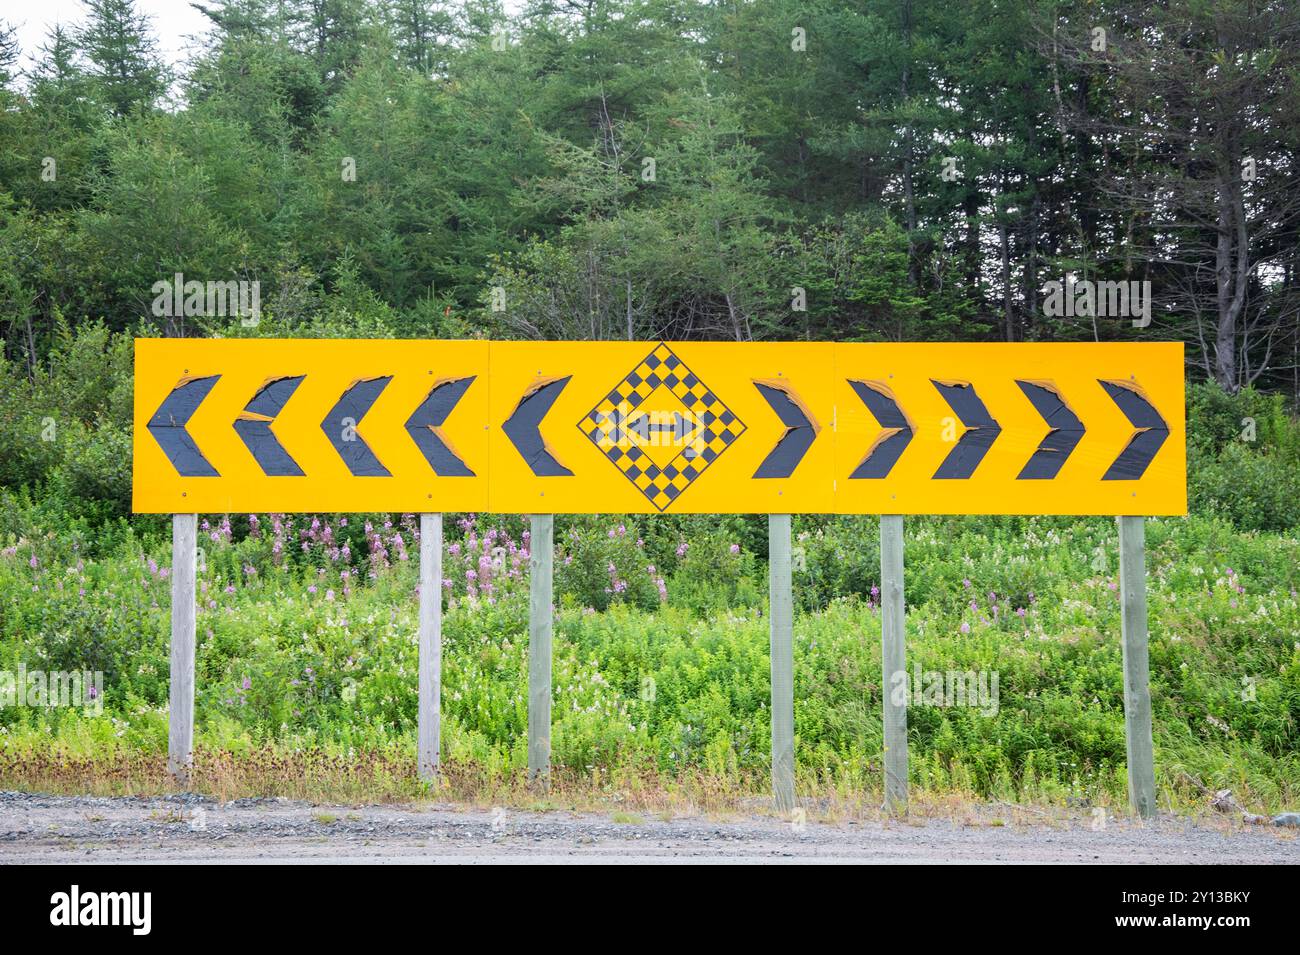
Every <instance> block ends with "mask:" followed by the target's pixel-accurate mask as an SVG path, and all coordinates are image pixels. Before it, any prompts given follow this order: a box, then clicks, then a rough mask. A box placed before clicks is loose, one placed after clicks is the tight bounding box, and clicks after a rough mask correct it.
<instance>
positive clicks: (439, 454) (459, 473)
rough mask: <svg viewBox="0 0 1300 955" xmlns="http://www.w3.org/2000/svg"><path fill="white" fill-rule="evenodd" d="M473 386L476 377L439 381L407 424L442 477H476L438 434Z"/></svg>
mask: <svg viewBox="0 0 1300 955" xmlns="http://www.w3.org/2000/svg"><path fill="white" fill-rule="evenodd" d="M473 383H474V376H473V375H471V376H470V377H468V378H458V379H456V380H454V381H442V382H439V383H438V384H436V385H434V386H433V390H432V391H430V392H429V396H428V397H427V398H425V399H424V401H423V402H421V403H420V407H418V408H416V409H415V414H413V415H411V417H410V418H408V419H407V421H406V430H407V432H408V433H409V434H410V435H411V438H412V439H413V440H414V441H415V444H416V446H417V447H418V448H419V449H420V452H421V453H422V454H423V455H424V458H425V460H426V461H428V462H429V467H431V468H433V473H434V474H436V475H438V477H473V476H474V472H473V471H471V470H470V469H469V466H468V465H466V464H465V462H464V461H462V460H461V459H460V458H459V457H457V456H456V453H455V452H454V451H452V450H451V448H450V447H448V446H447V442H446V441H445V440H443V437H442V435H441V434H440V433H439V431H438V429H439V428H441V427H442V424H443V422H444V421H446V420H447V416H448V415H449V414H451V411H452V409H453V408H455V407H456V404H457V403H458V402H459V401H460V399H461V398H463V397H464V396H465V392H466V391H468V390H469V386H470V385H472V384H473Z"/></svg>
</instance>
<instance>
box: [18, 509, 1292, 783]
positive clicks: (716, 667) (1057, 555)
mask: <svg viewBox="0 0 1300 955" xmlns="http://www.w3.org/2000/svg"><path fill="white" fill-rule="evenodd" d="M611 529H612V530H613V531H614V536H612V537H611V536H610V534H609V531H610V530H611ZM679 530H680V529H679V528H678V527H676V526H674V522H673V521H670V520H647V521H645V522H644V523H643V524H642V525H640V526H639V528H637V529H633V528H632V526H631V525H626V526H625V532H624V533H622V534H620V533H618V524H617V520H615V521H614V522H612V523H610V522H605V523H602V522H600V521H592V520H582V521H575V522H573V523H572V526H570V527H568V528H567V529H562V530H561V532H560V534H559V538H560V541H561V544H560V546H559V548H558V553H559V555H563V557H565V558H567V557H572V558H573V560H572V561H571V562H565V561H563V560H558V561H557V568H556V577H557V594H558V600H559V602H560V604H561V608H560V609H559V611H558V614H557V619H556V625H555V651H554V652H555V674H554V680H553V686H554V693H555V699H554V702H553V705H554V715H555V726H554V733H553V757H554V761H555V763H556V765H557V766H559V767H562V768H569V769H573V770H576V771H579V772H586V771H589V770H590V769H592V768H597V767H599V768H601V769H602V770H608V771H610V772H617V771H620V770H631V771H638V770H645V769H653V770H657V771H659V772H662V773H667V774H670V775H671V774H675V773H677V772H693V771H703V772H707V773H710V774H716V775H717V776H720V777H723V778H740V777H741V776H742V775H744V774H753V773H761V772H763V771H764V769H765V766H766V761H767V758H768V746H769V732H770V730H769V713H768V709H767V706H768V690H769V675H768V622H767V619H766V616H765V613H764V606H763V601H762V587H761V579H760V580H759V581H758V582H757V583H756V582H755V579H754V578H755V577H759V578H761V571H760V570H759V568H758V567H757V566H756V565H755V562H754V560H753V558H752V556H750V555H749V554H748V553H747V552H744V551H740V552H738V553H732V550H731V545H730V544H729V543H727V540H728V536H729V535H727V534H725V533H722V532H719V533H716V534H715V535H713V536H712V537H710V535H707V534H696V533H692V535H691V539H690V542H689V546H688V547H687V548H686V549H685V552H684V553H683V554H682V556H681V558H680V559H678V560H676V561H675V562H674V563H673V564H672V565H671V566H668V565H665V567H664V568H658V567H657V570H660V571H662V572H665V575H666V577H667V589H668V592H669V595H670V596H669V600H668V601H667V602H666V603H660V602H659V599H658V595H657V594H656V593H654V592H653V591H654V590H655V588H653V587H651V588H649V590H650V591H651V592H649V593H646V594H644V595H642V597H640V598H638V599H634V598H633V596H632V595H631V593H630V590H631V588H629V589H628V590H626V591H622V592H618V593H606V592H605V585H606V584H608V582H609V579H610V578H609V575H608V574H607V573H606V572H605V571H604V568H605V566H606V564H605V562H606V561H608V560H614V561H618V560H625V561H628V562H629V563H628V566H629V567H632V566H639V562H640V561H644V560H645V559H646V554H647V552H656V551H657V550H658V549H659V548H661V547H670V546H671V547H673V553H674V555H675V548H676V547H678V546H680V542H681V538H680V537H679V536H678V534H679ZM414 531H415V527H414V524H413V521H412V520H411V519H404V520H401V521H395V522H391V523H389V524H387V525H386V524H384V523H382V522H380V521H379V520H378V519H375V520H364V519H361V518H358V520H357V522H356V523H353V522H352V521H347V522H346V523H344V519H342V518H338V517H334V518H324V517H322V518H312V519H309V518H306V517H299V518H298V519H296V520H291V519H289V518H275V517H268V518H266V519H264V520H261V521H259V522H256V523H253V522H250V521H248V520H245V519H241V520H237V521H233V522H227V521H224V520H220V519H210V520H206V521H205V522H204V526H203V530H202V546H203V550H204V560H203V563H202V569H201V571H200V574H199V586H198V600H199V613H198V634H199V647H198V682H197V701H196V707H197V711H198V725H199V740H200V742H201V743H204V744H206V745H221V746H227V747H231V748H233V749H234V750H235V751H236V752H239V751H240V750H241V749H246V748H249V747H252V746H254V745H263V744H268V743H277V744H281V745H289V746H294V747H313V746H318V747H353V748H365V749H374V750H386V749H389V748H391V747H393V746H399V747H410V746H411V745H413V744H412V740H413V736H414V733H415V718H416V682H417V681H416V679H415V677H416V656H417V648H416V639H415V633H416V628H417V620H416V618H417V612H418V609H417V608H418V601H417V595H416V590H415V583H416V580H415V578H416V573H415V567H414V562H413V561H412V560H410V559H403V554H404V553H405V552H406V550H407V548H408V547H409V549H410V551H412V552H413V551H414V549H415V547H414V544H415V536H414ZM521 531H522V525H521V522H519V521H518V520H517V519H513V523H510V522H506V523H505V524H502V525H501V526H497V524H496V523H493V522H486V523H485V522H480V521H476V520H474V519H473V518H471V517H468V516H466V517H464V518H461V519H459V520H449V521H448V522H447V527H446V532H447V541H446V547H447V550H446V553H445V554H444V571H445V575H446V577H447V580H446V581H445V582H444V587H445V589H446V590H447V591H448V593H449V600H448V606H447V610H446V612H445V615H444V621H443V640H444V649H443V714H444V715H443V719H444V723H443V726H444V741H445V743H444V745H445V747H446V755H447V756H448V758H453V759H456V760H461V761H464V762H465V763H467V764H469V765H472V766H475V767H479V768H480V769H481V770H482V771H483V772H484V773H485V774H487V775H489V776H490V775H492V774H501V773H513V772H518V771H521V770H522V769H523V768H524V767H525V766H526V764H527V754H526V751H525V748H524V740H525V738H526V726H527V693H526V686H527V666H528V664H527V641H528V594H527V589H528V588H527V559H526V557H525V556H524V553H525V551H524V548H523V546H521V544H522V534H521ZM575 532H576V533H575ZM637 533H641V534H643V535H644V540H642V541H641V543H640V544H638V538H637V537H636V536H635V535H636V534H637ZM1114 536H1115V535H1114V530H1113V525H1112V524H1111V522H1109V521H1100V520H1086V521H1070V520H1063V519H1038V518H1030V519H1014V520H1012V519H991V518H981V519H952V518H943V519H915V520H910V521H909V522H908V525H907V539H906V550H907V562H908V580H909V612H908V618H907V626H908V660H909V665H910V666H912V667H914V668H915V669H916V670H917V671H920V672H921V673H924V674H931V673H936V674H940V679H947V678H948V676H947V675H948V674H949V672H950V671H952V672H953V673H954V674H969V675H970V676H969V677H968V678H967V679H974V680H976V681H978V679H980V678H982V679H983V680H984V683H983V684H982V687H983V691H984V695H983V696H981V695H980V694H979V693H976V694H975V695H974V696H973V697H971V698H970V699H971V700H972V701H973V703H974V705H953V704H954V703H955V702H956V701H955V700H953V699H952V698H949V697H934V698H927V697H925V696H924V695H922V697H921V698H920V699H919V700H916V699H914V700H913V703H912V705H911V706H910V708H909V717H908V722H909V733H910V736H911V746H912V753H913V759H912V766H913V773H914V780H915V782H916V783H917V784H918V785H923V786H926V787H930V788H932V789H935V790H939V791H949V790H956V791H959V792H968V793H972V794H977V795H983V796H991V797H994V798H1049V799H1061V798H1064V797H1066V796H1076V797H1077V796H1087V797H1090V798H1100V799H1107V800H1109V799H1122V798H1123V785H1124V782H1123V766H1124V761H1125V754H1124V729H1123V727H1124V717H1123V699H1122V689H1121V687H1122V680H1121V661H1120V651H1119V639H1118V637H1119V600H1118V595H1117V593H1116V588H1115V570H1116V568H1115V566H1114ZM399 541H400V542H399ZM801 543H802V546H804V547H805V548H806V549H807V557H806V563H807V566H806V569H803V570H800V571H799V572H798V573H797V575H796V582H797V585H798V586H799V587H800V592H801V594H802V599H803V600H805V601H808V602H810V603H811V602H812V597H811V595H812V594H813V593H814V592H815V591H816V588H818V587H842V588H844V590H845V591H846V593H848V596H838V597H836V598H835V599H832V600H830V601H829V602H828V603H825V604H823V605H820V606H809V607H808V608H807V609H806V610H803V611H801V612H800V613H799V614H798V615H797V616H796V620H795V663H796V669H795V699H796V707H795V714H796V737H797V759H798V770H799V774H800V777H801V779H802V784H803V785H810V786H811V785H819V786H829V787H855V788H870V787H873V786H875V785H877V780H878V775H879V771H880V768H879V767H880V757H881V751H880V747H881V745H882V739H881V729H880V727H881V717H880V704H881V698H882V693H883V692H885V689H886V688H885V687H882V685H881V682H880V615H879V610H878V609H877V607H876V606H875V605H874V603H873V601H872V599H871V592H870V586H869V585H867V583H866V582H867V581H868V580H869V579H870V574H869V571H868V567H869V565H870V563H871V562H872V561H873V560H874V556H875V555H874V545H873V544H872V543H871V541H870V540H869V539H868V535H866V534H865V533H864V529H863V528H862V527H861V526H860V525H858V526H855V524H854V523H852V522H838V521H827V522H825V524H824V526H822V527H820V528H819V529H817V530H816V531H813V530H811V529H806V530H805V531H804V532H802V533H801ZM1148 544H1149V565H1148V566H1149V578H1150V588H1149V604H1150V615H1151V671H1152V697H1153V701H1154V707H1155V733H1156V752H1157V766H1158V767H1159V768H1160V773H1161V781H1162V785H1165V786H1169V787H1180V786H1182V785H1183V784H1184V781H1183V777H1182V775H1181V774H1184V773H1186V774H1190V775H1192V776H1193V777H1194V778H1195V779H1196V780H1197V781H1198V782H1199V783H1200V784H1202V785H1205V786H1207V787H1211V788H1217V787H1230V788H1233V789H1234V791H1235V792H1237V793H1238V795H1239V797H1240V798H1244V799H1246V800H1248V801H1250V802H1252V803H1254V804H1256V805H1259V806H1261V807H1269V808H1274V807H1278V806H1280V805H1284V804H1286V803H1287V802H1288V801H1293V800H1294V798H1295V796H1296V793H1297V792H1298V791H1300V776H1298V775H1297V772H1298V771H1300V764H1297V761H1296V759H1295V755H1294V754H1295V750H1296V745H1297V738H1296V733H1297V730H1296V726H1297V718H1298V717H1300V651H1297V649H1296V645H1297V640H1300V600H1298V599H1297V597H1296V589H1297V587H1300V543H1298V542H1297V541H1296V540H1295V539H1294V538H1292V537H1283V536H1277V535H1268V534H1254V533H1252V534H1241V533H1238V532H1236V531H1234V530H1233V529H1232V528H1231V527H1230V526H1229V525H1227V524H1226V523H1224V522H1223V521H1221V520H1217V519H1204V518H1191V519H1159V520H1152V521H1150V522H1149V529H1148ZM1099 549H1100V551H1101V554H1102V556H1101V557H1100V558H1099V557H1098V551H1099ZM859 552H861V553H863V554H865V555H866V556H864V557H861V558H860V559H859V558H858V557H857V556H856V555H857V554H858V553H859ZM168 553H169V545H168V541H167V539H166V538H165V537H164V536H163V535H160V534H159V535H154V536H153V537H150V538H148V539H142V538H139V537H136V536H135V535H134V534H132V533H130V532H129V531H127V532H126V533H125V534H123V535H121V536H119V537H117V539H116V540H115V541H114V542H113V544H112V547H111V552H108V551H105V552H104V553H102V554H101V555H100V556H98V557H91V556H87V555H86V554H85V553H84V552H79V551H78V549H77V548H76V547H75V546H73V547H68V546H67V545H65V543H64V541H63V540H62V539H60V538H58V537H56V536H54V535H49V536H41V537H29V538H23V539H16V538H13V537H10V538H9V543H7V544H6V545H5V546H4V547H3V548H0V671H3V670H8V671H16V669H17V668H18V667H19V666H20V665H22V666H24V667H26V668H27V669H28V670H45V671H54V670H78V671H80V670H91V671H95V670H100V671H102V672H103V674H104V683H103V686H104V696H103V700H102V702H103V707H104V711H103V713H102V715H95V714H94V713H82V712H80V711H79V710H78V709H75V708H74V709H68V708H55V709H39V708H38V709H32V708H29V707H5V708H2V709H0V748H5V747H7V746H9V745H14V746H19V745H28V744H26V743H20V742H19V741H20V740H30V739H33V738H41V739H44V740H45V742H44V743H43V744H42V745H44V746H52V747H58V746H75V745H80V744H79V743H78V742H77V741H78V740H83V739H84V738H86V734H89V736H90V737H92V738H98V737H100V736H102V737H104V738H105V739H112V740H114V741H115V742H114V743H113V745H124V746H127V747H130V748H131V749H132V750H136V751H144V752H149V753H157V752H160V751H162V750H163V749H165V746H166V732H165V707H166V701H167V683H168V641H169V633H170V631H169V625H168V605H169V589H170V579H169V573H168V568H167V566H166V559H167V555H168ZM954 554H961V555H962V557H961V559H960V560H954V558H953V555H954ZM850 555H853V556H850ZM846 562H847V563H848V564H849V565H850V567H849V569H847V570H845V571H844V575H843V577H841V578H838V579H836V580H834V581H832V580H831V579H830V578H828V576H827V572H828V571H829V569H830V567H831V566H832V565H833V564H836V563H846ZM565 568H567V569H565ZM574 568H579V569H578V570H575V569H574ZM581 568H590V570H588V571H583V570H581ZM1099 568H1100V569H1099ZM470 570H474V571H475V576H474V577H469V576H468V571H470ZM485 571H486V573H485ZM628 576H629V577H631V576H632V575H631V574H630V573H629V575H628ZM855 581H860V583H855ZM855 586H856V587H862V588H863V589H862V590H861V591H860V592H850V591H852V588H853V587H855ZM595 603H600V604H602V605H603V606H605V607H606V609H604V610H602V611H595V610H593V606H592V605H593V604H595ZM994 675H995V676H996V680H997V683H996V694H994V692H993V684H991V683H990V682H989V681H990V679H991V678H993V677H994ZM967 685H973V684H969V683H968V684H967ZM33 734H36V737H34V736H33Z"/></svg>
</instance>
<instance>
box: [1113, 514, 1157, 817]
mask: <svg viewBox="0 0 1300 955" xmlns="http://www.w3.org/2000/svg"><path fill="white" fill-rule="evenodd" d="M1118 521H1119V595H1120V604H1121V607H1122V617H1121V627H1122V631H1123V645H1124V651H1123V654H1124V739H1125V744H1126V749H1127V751H1128V800H1129V805H1130V807H1131V808H1132V809H1133V811H1134V812H1136V813H1137V814H1138V815H1139V816H1141V817H1142V818H1143V819H1151V818H1153V817H1154V816H1155V814H1156V776H1155V754H1154V752H1153V747H1152V742H1151V685H1150V665H1149V663H1148V660H1147V582H1146V524H1145V518H1142V517H1129V516H1123V517H1120V518H1118Z"/></svg>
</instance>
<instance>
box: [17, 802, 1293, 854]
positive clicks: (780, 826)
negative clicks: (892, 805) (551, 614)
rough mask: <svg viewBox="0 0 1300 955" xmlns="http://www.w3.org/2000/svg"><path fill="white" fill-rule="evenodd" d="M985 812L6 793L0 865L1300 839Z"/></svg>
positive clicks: (991, 850) (1047, 847)
mask: <svg viewBox="0 0 1300 955" xmlns="http://www.w3.org/2000/svg"><path fill="white" fill-rule="evenodd" d="M1032 812H1035V811H1034V810H1023V809H1017V808H1016V807H1009V806H1008V807H1005V809H999V808H998V807H996V806H992V807H991V806H983V807H978V809H977V810H975V811H972V812H970V813H968V814H965V816H964V817H963V818H961V819H955V818H951V817H949V818H917V817H915V816H914V817H912V818H909V819H906V820H901V821H899V820H888V819H876V820H857V821H850V820H845V821H842V822H813V821H809V822H807V823H805V824H800V825H796V824H793V823H791V822H787V821H783V820H780V819H777V818H775V817H773V816H770V815H765V814H762V813H759V812H753V813H737V814H731V815H728V816H726V817H725V818H723V817H717V818H715V817H711V816H706V815H679V816H676V817H674V818H671V819H660V818H656V817H653V816H646V817H641V816H637V815H635V814H632V813H615V814H614V815H612V816H610V815H596V814H584V813H570V812H563V811H547V812H530V811H525V810H517V809H503V808H496V809H493V808H488V809H481V808H474V809H470V808H463V807H457V806H452V805H438V804H429V805H423V804H422V805H410V806H394V805H381V806H313V805H310V804H307V803H301V802H291V801H288V800H283V799H243V800H236V801H233V802H228V803H218V802H216V801H214V800H211V799H208V798H206V797H202V796H196V795H190V794H186V795H176V796H166V797H90V796H47V795H40V794H32V793H17V792H0V863H5V864H13V863H60V864H75V863H100V864H102V863H150V864H157V863H204V864H231V863H317V864H341V863H444V864H448V863H450V864H457V863H459V864H487V863H506V864H511V863H530V862H552V863H558V864H583V863H635V864H707V863H714V862H728V863H812V862H818V863H862V862H865V863H891V862H910V863H941V864H964V863H974V864H979V863H1064V864H1106V863H1214V864H1225V863H1226V864H1239V863H1265V864H1270V863H1271V864H1287V863H1291V864H1294V863H1296V862H1300V840H1298V839H1297V832H1298V830H1296V829H1288V828H1277V827H1272V826H1241V825H1239V824H1235V823H1233V822H1230V821H1229V820H1228V819H1226V818H1223V817H1214V816H1211V817H1208V818H1206V819H1201V820H1192V819H1187V818H1182V817H1174V816H1168V817H1162V818H1160V819H1158V820H1155V821H1154V822H1151V823H1147V824H1139V823H1137V822H1136V821H1133V820H1129V819H1122V818H1113V817H1112V818H1110V819H1108V820H1107V822H1106V825H1105V826H1104V828H1094V825H1095V823H1094V821H1093V817H1092V815H1091V813H1088V812H1085V811H1074V812H1065V811H1062V812H1061V813H1059V814H1051V815H1049V814H1046V813H1042V812H1038V813H1037V815H1036V816H1029V815H1027V814H1028V813H1032Z"/></svg>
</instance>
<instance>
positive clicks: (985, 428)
mask: <svg viewBox="0 0 1300 955" xmlns="http://www.w3.org/2000/svg"><path fill="white" fill-rule="evenodd" d="M930 383H931V384H932V385H934V386H935V387H936V388H938V389H939V394H941V395H943V400H944V401H946V402H948V406H949V407H950V408H952V410H953V411H955V412H956V413H957V417H958V418H960V419H961V423H962V424H964V425H965V426H966V427H967V429H968V430H967V431H965V432H964V433H963V434H962V436H961V437H960V438H958V439H957V447H955V448H953V449H952V450H951V451H949V452H948V456H947V457H946V458H944V459H943V463H942V464H940V465H939V470H937V471H935V472H934V480H936V481H944V480H951V481H964V480H966V479H967V478H969V477H970V476H971V475H972V474H974V473H975V469H976V468H977V467H979V465H980V462H981V461H983V460H984V455H986V454H988V453H989V448H991V447H993V442H994V441H996V440H997V439H998V435H1000V434H1001V433H1002V426H1001V425H999V424H998V423H997V422H996V421H994V420H993V416H992V415H990V414H989V411H988V409H987V408H985V407H984V402H982V401H980V397H979V395H977V394H975V389H974V388H973V387H972V386H971V385H970V384H969V383H968V382H943V381H935V380H934V379H933V378H931V379H930Z"/></svg>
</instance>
